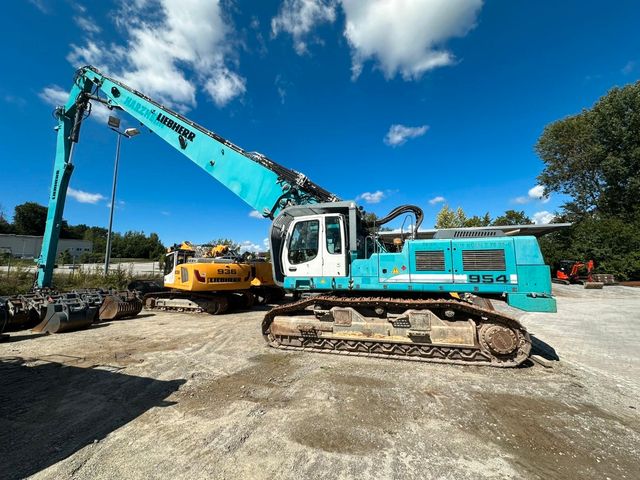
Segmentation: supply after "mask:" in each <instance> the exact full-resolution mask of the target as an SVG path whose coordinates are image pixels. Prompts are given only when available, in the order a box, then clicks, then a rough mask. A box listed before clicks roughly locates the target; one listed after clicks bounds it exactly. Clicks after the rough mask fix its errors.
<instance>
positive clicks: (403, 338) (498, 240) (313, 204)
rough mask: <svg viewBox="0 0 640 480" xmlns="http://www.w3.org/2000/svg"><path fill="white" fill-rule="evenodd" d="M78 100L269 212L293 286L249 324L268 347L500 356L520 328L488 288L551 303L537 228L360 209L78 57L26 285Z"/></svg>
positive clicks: (522, 351) (484, 360)
mask: <svg viewBox="0 0 640 480" xmlns="http://www.w3.org/2000/svg"><path fill="white" fill-rule="evenodd" d="M91 102H101V103H102V104H104V105H105V106H107V107H108V108H110V109H114V110H121V111H123V112H125V113H127V114H129V115H130V116H131V117H132V118H133V119H134V120H135V121H137V122H139V123H140V124H141V125H143V126H145V127H146V128H148V129H150V130H151V131H152V132H153V133H155V134H156V135H157V136H158V138H160V139H161V140H164V141H165V142H166V143H168V144H169V145H171V146H172V147H173V148H175V149H176V150H178V151H179V152H180V153H182V154H183V155H185V156H186V157H187V158H188V159H189V160H191V161H192V162H194V163H195V164H196V165H198V166H199V167H200V168H202V169H203V170H204V171H205V172H207V173H208V174H209V175H211V176H212V177H213V178H215V179H216V180H218V181H219V182H220V183H222V184H223V185H225V186H226V187H227V188H229V189H230V190H231V191H233V192H234V193H235V194H236V195H237V196H238V197H240V199H242V200H244V201H245V202H246V203H247V204H248V205H249V206H250V207H251V208H253V209H255V210H257V211H258V212H260V214H262V215H263V216H264V217H265V218H268V219H271V220H272V222H271V227H270V232H269V240H270V250H271V261H272V264H273V278H274V279H275V281H276V282H277V283H278V284H279V285H280V286H282V287H283V288H285V289H286V290H288V291H290V292H293V293H294V294H295V298H296V301H294V302H292V303H289V304H283V305H279V306H276V307H275V308H273V309H271V310H270V311H268V312H267V313H266V315H265V317H264V320H263V322H262V332H261V333H262V334H263V336H264V338H265V340H266V341H267V343H268V344H269V345H270V346H272V347H275V348H280V349H290V350H304V351H311V352H325V353H336V354H346V355H361V356H374V357H381V358H394V359H405V360H419V361H431V362H441V363H456V364H469V365H492V366H499V367H513V366H517V365H519V364H521V363H522V362H523V361H525V360H526V359H527V358H528V356H529V354H530V350H531V339H530V337H529V334H528V333H527V331H526V329H525V328H524V327H523V326H522V325H521V324H520V323H519V322H518V321H517V320H516V319H515V318H513V317H512V316H510V315H508V314H506V313H504V312H503V311H497V310H496V309H494V308H493V304H492V300H493V299H500V300H504V301H506V303H507V304H508V305H510V306H511V307H515V308H517V309H520V310H524V311H528V312H555V311H556V302H555V299H554V298H553V297H552V295H551V276H550V270H549V267H548V266H546V265H545V263H544V260H543V258H542V254H541V252H540V248H539V245H538V242H537V239H536V235H539V234H540V233H541V232H542V231H543V230H544V229H543V228H542V227H538V226H522V227H506V228H490V229H458V230H455V229H454V230H440V231H426V232H425V231H423V230H421V228H420V226H421V222H422V219H423V214H422V210H421V209H420V208H419V207H416V206H413V205H403V206H400V207H398V208H396V209H394V210H393V211H392V212H390V213H389V215H387V216H386V217H384V218H380V219H377V220H373V221H367V219H366V218H367V217H365V215H364V211H363V209H362V208H361V207H359V206H358V205H357V204H356V202H355V201H349V200H346V201H345V200H341V199H340V198H339V197H338V196H337V195H335V194H333V193H331V192H329V191H327V190H325V189H324V188H322V187H320V186H318V185H317V184H315V183H314V182H312V181H311V180H309V179H308V178H307V177H306V176H305V175H303V174H301V173H299V172H296V171H294V170H291V169H288V168H286V167H284V166H282V165H280V164H278V163H276V162H275V161H273V160H271V159H270V158H268V157H266V156H265V155H262V154H260V153H256V152H248V151H245V150H243V149H242V148H240V147H238V146H237V145H235V144H233V143H231V142H230V141H228V140H226V139H225V138H223V137H221V136H220V135H218V134H216V133H214V132H212V131H210V130H207V129H205V128H204V127H201V126H200V125H198V124H196V123H195V122H193V121H191V120H189V119H187V118H185V117H184V116H183V115H181V114H179V113H177V112H174V111H172V110H171V109H169V108H167V107H165V106H163V105H161V104H160V103H158V102H156V101H154V100H153V99H151V98H149V97H148V96H146V95H144V94H143V93H141V92H139V91H137V90H134V89H132V88H130V87H127V86H126V85H124V84H123V83H122V82H120V81H118V80H116V79H114V78H111V77H109V76H106V75H104V74H102V73H101V72H100V71H98V70H97V69H96V68H94V67H91V66H87V67H83V68H81V69H79V70H78V71H77V72H76V75H75V78H74V82H73V87H72V89H71V92H70V95H69V100H68V101H67V103H66V105H64V106H61V107H59V108H58V109H57V110H56V112H55V116H56V118H57V120H58V126H57V135H58V144H57V151H56V159H55V165H54V171H53V180H52V183H51V190H50V197H49V212H48V217H47V225H46V232H45V236H44V242H43V245H42V254H41V256H40V258H39V259H38V272H37V286H38V287H41V288H42V287H48V286H50V283H51V278H52V272H53V266H54V261H55V253H56V247H57V241H58V237H59V234H60V227H61V224H62V213H63V209H64V202H65V198H66V193H67V187H68V185H69V178H70V176H71V172H72V171H73V165H72V163H71V156H72V150H73V148H74V145H75V144H76V143H77V142H78V139H79V133H80V127H81V125H82V122H83V120H84V119H85V118H86V117H87V116H88V115H89V114H90V111H91ZM407 217H409V218H411V224H412V226H411V227H410V228H406V231H405V229H404V228H403V229H400V230H399V231H398V232H392V233H391V234H389V233H381V232H380V227H381V226H383V225H386V224H389V223H390V222H391V221H393V220H394V219H398V218H407ZM549 228H553V227H549ZM204 281H206V279H204Z"/></svg>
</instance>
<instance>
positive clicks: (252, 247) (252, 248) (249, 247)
mask: <svg viewBox="0 0 640 480" xmlns="http://www.w3.org/2000/svg"><path fill="white" fill-rule="evenodd" d="M263 250H264V249H263V248H262V247H261V246H260V245H258V244H257V243H253V242H252V241H251V240H245V241H244V242H242V243H241V244H240V253H244V252H254V253H257V252H262V251H263Z"/></svg>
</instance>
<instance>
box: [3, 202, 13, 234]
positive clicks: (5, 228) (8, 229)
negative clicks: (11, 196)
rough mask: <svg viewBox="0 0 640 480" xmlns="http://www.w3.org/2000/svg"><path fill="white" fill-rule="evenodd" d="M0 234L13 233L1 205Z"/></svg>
mask: <svg viewBox="0 0 640 480" xmlns="http://www.w3.org/2000/svg"><path fill="white" fill-rule="evenodd" d="M0 233H14V229H13V225H11V223H9V220H7V217H6V215H5V213H4V208H2V205H0Z"/></svg>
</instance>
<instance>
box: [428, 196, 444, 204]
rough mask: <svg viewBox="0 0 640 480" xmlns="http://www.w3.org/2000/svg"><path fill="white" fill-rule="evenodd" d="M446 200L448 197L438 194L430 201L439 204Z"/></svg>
mask: <svg viewBox="0 0 640 480" xmlns="http://www.w3.org/2000/svg"><path fill="white" fill-rule="evenodd" d="M446 201H447V199H446V198H444V197H443V196H441V195H438V196H437V197H433V198H432V199H431V200H429V203H430V204H431V205H437V204H438V203H444V202H446Z"/></svg>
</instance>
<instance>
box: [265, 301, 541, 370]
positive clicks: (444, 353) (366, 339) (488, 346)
mask: <svg viewBox="0 0 640 480" xmlns="http://www.w3.org/2000/svg"><path fill="white" fill-rule="evenodd" d="M309 307H313V308H321V309H324V310H325V311H326V310H327V309H331V308H332V307H341V308H344V307H351V308H353V309H356V310H360V311H362V310H363V309H370V310H371V309H384V310H385V311H396V312H401V311H407V310H419V311H424V310H429V311H431V312H432V313H434V314H435V315H437V316H440V317H442V318H444V312H446V311H449V312H451V311H453V312H454V313H455V318H456V320H459V321H460V322H469V321H471V322H473V323H472V325H474V326H475V331H474V337H475V338H474V341H473V345H456V344H436V343H431V342H430V341H429V337H428V335H425V336H424V337H422V338H420V340H422V341H416V340H415V339H414V338H411V336H410V335H411V334H409V335H408V336H406V338H401V339H400V340H399V339H398V336H393V337H391V336H388V337H386V338H385V337H384V336H380V335H371V333H370V332H367V331H361V332H351V333H350V334H349V335H344V334H342V335H341V334H336V333H335V332H334V331H333V329H334V325H335V322H331V321H328V322H318V321H317V320H315V317H314V315H313V312H312V311H310V310H309ZM278 317H295V322H296V325H297V328H298V329H299V333H298V334H297V335H296V334H292V335H275V334H273V333H272V331H271V327H272V325H273V322H274V321H277V320H276V319H277V318H278ZM298 319H299V320H298ZM373 321H374V322H377V323H378V325H382V324H384V322H387V323H392V320H390V319H386V318H375V319H373ZM454 323H457V322H454ZM322 324H326V325H322ZM313 325H315V326H313ZM317 325H320V327H317ZM407 327H409V328H410V326H409V325H407ZM407 331H409V329H407ZM262 332H263V335H264V338H265V340H266V341H267V343H268V344H269V345H270V346H272V347H274V348H280V349H286V350H304V351H312V352H321V353H334V354H340V355H356V356H369V357H379V358H393V359H401V360H413V361H426V362H437V363H452V364H459V365H489V366H495V367H516V366H518V365H520V364H521V363H522V362H524V361H525V360H526V359H527V358H528V357H529V353H530V351H531V339H530V338H529V334H528V333H527V331H526V329H525V328H524V327H523V326H522V325H521V324H520V323H519V322H518V321H517V320H514V319H512V318H510V317H508V316H506V315H502V314H500V313H498V312H496V311H494V310H491V309H489V308H483V307H480V306H478V305H475V304H473V303H470V302H466V301H462V300H454V299H408V298H384V297H347V296H328V295H327V296H325V295H321V296H315V297H311V298H306V299H302V300H300V301H298V302H294V303H290V304H287V305H282V306H278V307H275V308H273V309H272V310H270V311H269V312H268V313H267V314H266V315H265V318H264V320H263V322H262ZM496 333H497V335H496ZM505 339H506V342H503V341H502V340H505ZM425 340H426V341H425ZM501 345H503V347H501ZM504 345H507V346H506V347H504Z"/></svg>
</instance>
